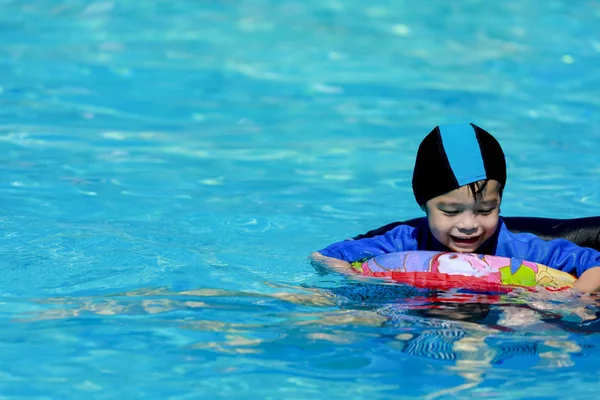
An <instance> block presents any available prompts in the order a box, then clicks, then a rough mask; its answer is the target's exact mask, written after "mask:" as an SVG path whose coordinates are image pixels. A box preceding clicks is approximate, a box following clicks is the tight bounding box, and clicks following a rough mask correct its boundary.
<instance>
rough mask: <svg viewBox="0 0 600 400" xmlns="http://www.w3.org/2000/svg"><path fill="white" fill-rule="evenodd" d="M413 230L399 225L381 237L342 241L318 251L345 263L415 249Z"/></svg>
mask: <svg viewBox="0 0 600 400" xmlns="http://www.w3.org/2000/svg"><path fill="white" fill-rule="evenodd" d="M413 231H414V228H413V227H411V226H408V225H399V226H397V227H395V228H394V229H392V230H391V231H388V232H386V233H384V234H383V235H379V236H374V237H372V238H364V239H359V240H351V239H349V240H344V241H341V242H337V243H334V244H332V245H329V246H328V247H326V248H324V249H321V250H319V253H321V254H322V255H324V256H326V257H333V258H337V259H339V260H344V261H347V262H354V261H359V260H364V259H368V258H373V257H375V256H378V255H380V254H386V253H393V252H396V251H406V250H415V249H416V239H415V238H414V235H413Z"/></svg>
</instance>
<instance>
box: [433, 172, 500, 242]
mask: <svg viewBox="0 0 600 400" xmlns="http://www.w3.org/2000/svg"><path fill="white" fill-rule="evenodd" d="M501 201H502V196H501V195H500V184H499V183H498V181H495V180H490V181H488V183H487V186H486V188H485V189H484V190H483V191H482V192H481V196H478V198H477V199H475V198H473V193H472V192H471V189H469V186H462V187H460V188H458V189H456V190H453V191H451V192H449V193H446V194H443V195H441V196H438V197H435V198H433V199H431V200H429V201H428V202H427V204H425V212H426V213H427V220H428V222H429V229H430V230H431V233H432V234H433V237H435V238H436V239H437V240H438V241H439V242H440V243H442V244H443V245H444V246H446V247H448V248H449V249H450V250H452V251H456V252H461V253H474V252H475V251H476V250H477V249H478V248H479V246H481V245H482V244H483V242H485V241H486V240H487V239H489V238H490V237H491V236H492V235H493V234H494V232H496V228H497V227H498V216H499V215H500V203H501Z"/></svg>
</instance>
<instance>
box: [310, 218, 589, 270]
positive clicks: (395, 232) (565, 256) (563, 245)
mask: <svg viewBox="0 0 600 400" xmlns="http://www.w3.org/2000/svg"><path fill="white" fill-rule="evenodd" d="M411 250H433V251H451V250H449V249H448V248H447V247H446V246H444V245H443V244H441V243H440V242H439V241H438V240H437V239H435V238H434V237H433V235H432V234H431V231H430V229H429V224H428V223H427V218H425V217H424V218H423V219H422V220H421V222H419V224H418V225H417V226H416V227H414V228H413V227H412V226H409V225H399V226H397V227H395V228H394V229H392V230H390V231H388V232H386V233H384V234H383V235H379V236H375V237H372V238H364V239H359V240H344V241H342V242H338V243H334V244H332V245H330V246H328V247H326V248H324V249H322V250H319V253H321V254H322V255H324V256H326V257H333V258H337V259H340V260H344V261H347V262H353V261H359V260H363V259H368V258H372V257H375V256H378V255H380V254H385V253H393V252H397V251H411ZM476 253H479V254H489V255H494V256H500V257H511V258H517V259H521V260H526V261H532V262H536V263H539V264H543V265H547V266H549V267H551V268H555V269H559V270H561V271H564V272H567V273H570V274H571V275H575V276H577V277H578V276H581V274H582V273H583V272H584V271H585V270H587V269H589V268H592V267H596V266H600V252H598V251H596V250H594V249H591V248H588V247H580V246H578V245H576V244H575V243H572V242H570V241H568V240H566V239H554V240H551V241H545V240H543V239H540V238H539V237H537V236H535V235H534V234H531V233H512V232H510V231H509V230H508V228H507V227H506V225H505V224H504V221H502V218H500V220H499V222H498V228H497V229H496V232H495V233H494V235H493V236H492V237H491V238H489V239H488V240H486V242H485V243H483V244H482V245H481V247H479V248H478V249H477V251H476Z"/></svg>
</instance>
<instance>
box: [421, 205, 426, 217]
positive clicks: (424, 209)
mask: <svg viewBox="0 0 600 400" xmlns="http://www.w3.org/2000/svg"><path fill="white" fill-rule="evenodd" d="M421 210H423V212H424V213H425V215H427V207H426V206H425V204H423V205H422V206H421Z"/></svg>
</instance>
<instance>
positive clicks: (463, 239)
mask: <svg viewBox="0 0 600 400" xmlns="http://www.w3.org/2000/svg"><path fill="white" fill-rule="evenodd" d="M450 237H451V238H452V240H453V241H454V242H455V243H457V244H464V245H472V244H475V243H477V242H478V241H479V238H480V237H481V235H477V236H452V235H450Z"/></svg>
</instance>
